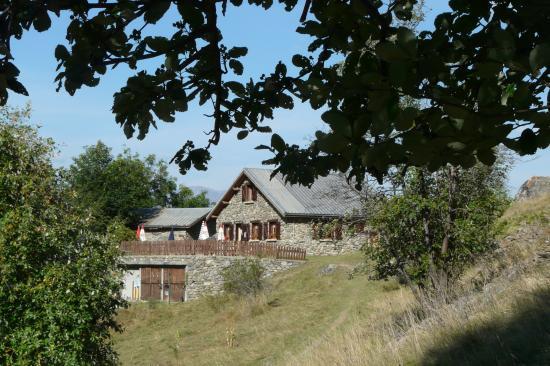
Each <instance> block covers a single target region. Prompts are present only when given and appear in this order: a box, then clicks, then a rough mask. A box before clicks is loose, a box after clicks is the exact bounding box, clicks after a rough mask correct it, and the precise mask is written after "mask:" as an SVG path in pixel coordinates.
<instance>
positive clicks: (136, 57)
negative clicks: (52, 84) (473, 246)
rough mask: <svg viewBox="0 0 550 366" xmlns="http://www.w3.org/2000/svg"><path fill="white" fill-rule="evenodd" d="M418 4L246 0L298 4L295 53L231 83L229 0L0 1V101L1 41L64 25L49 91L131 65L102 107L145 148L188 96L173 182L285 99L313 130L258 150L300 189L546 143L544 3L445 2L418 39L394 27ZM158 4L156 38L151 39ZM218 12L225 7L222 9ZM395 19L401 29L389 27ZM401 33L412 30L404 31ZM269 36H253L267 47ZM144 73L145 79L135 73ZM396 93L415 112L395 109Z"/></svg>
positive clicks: (10, 74)
mask: <svg viewBox="0 0 550 366" xmlns="http://www.w3.org/2000/svg"><path fill="white" fill-rule="evenodd" d="M416 3H417V0H319V1H310V0H305V1H304V2H301V3H300V4H299V5H298V1H297V0H279V4H280V5H276V4H275V2H274V1H273V0H248V4H249V5H250V6H261V7H263V8H264V9H265V10H266V11H269V10H270V9H271V8H272V7H274V6H284V8H285V10H287V11H291V10H293V9H295V8H296V7H297V6H299V7H300V9H301V10H302V11H301V14H302V15H301V17H300V19H299V20H298V19H297V20H296V21H297V25H298V27H297V28H296V32H297V33H300V34H303V35H307V36H310V37H311V38H312V42H311V43H310V45H309V46H308V48H307V49H305V50H303V52H301V53H300V54H296V55H294V56H293V57H292V64H293V66H290V67H289V66H287V65H286V64H285V63H282V62H279V63H278V64H277V65H276V66H275V67H274V69H272V70H271V71H268V70H266V72H265V76H261V77H259V78H256V79H250V81H248V82H246V83H243V82H242V80H241V79H240V78H239V75H242V74H243V68H244V65H243V64H242V63H241V61H240V59H241V58H242V57H243V56H245V55H246V54H247V51H248V50H247V48H246V47H244V46H246V45H244V46H242V45H238V46H234V45H226V44H224V43H223V34H222V32H221V30H220V28H219V18H220V17H222V16H232V17H235V16H236V15H235V14H237V13H238V9H235V8H238V7H242V6H246V5H245V4H244V2H243V1H242V0H230V1H228V0H205V1H195V0H157V1H147V0H136V1H115V0H114V1H80V0H67V1H46V0H41V1H30V0H25V1H3V2H2V3H0V24H1V26H0V55H1V56H2V57H3V58H2V59H1V60H0V102H1V103H5V102H6V100H7V98H8V90H11V91H13V92H16V93H20V94H26V93H27V92H26V90H25V87H24V86H23V85H22V84H21V83H20V81H19V79H18V76H19V70H18V69H17V67H16V63H15V62H16V61H14V60H13V55H12V53H11V48H10V46H11V41H12V40H13V39H14V38H15V39H19V38H21V37H22V36H23V34H24V33H25V32H26V31H28V30H29V29H31V28H34V29H36V30H37V31H39V32H43V31H47V30H48V29H49V28H50V27H51V24H52V19H55V17H59V16H60V15H61V14H63V15H65V16H70V18H71V22H70V24H69V25H68V27H67V35H66V39H67V41H68V44H64V45H63V44H62V45H59V46H57V48H56V49H55V57H56V59H57V60H58V64H59V65H58V70H59V72H58V74H57V77H56V82H57V83H58V89H61V88H64V89H65V90H66V91H67V92H68V93H70V94H74V93H75V92H76V91H77V90H78V89H79V88H81V87H83V86H88V87H94V86H97V85H98V84H99V82H100V79H101V77H102V76H103V75H106V74H107V73H108V72H112V69H114V68H115V67H116V66H119V65H127V66H129V67H130V69H132V70H134V71H135V74H134V75H133V76H131V77H130V78H128V80H127V83H126V85H124V86H122V88H121V89H120V91H118V92H116V93H115V95H114V103H113V107H112V110H113V112H114V114H115V119H116V122H117V123H118V124H120V126H121V127H122V128H123V129H124V133H125V134H126V135H127V136H128V137H131V136H134V135H135V134H137V137H138V138H139V139H143V138H145V136H146V135H147V133H148V132H149V129H150V127H151V126H153V127H157V124H158V122H159V121H164V122H174V121H175V116H176V112H185V111H187V109H188V106H189V105H190V103H191V102H193V101H198V103H199V104H200V105H203V104H206V103H211V116H212V129H211V132H210V139H209V141H208V144H207V145H206V146H200V147H197V146H196V145H195V142H194V141H187V142H185V143H184V144H183V147H182V148H181V149H180V150H179V151H178V152H177V153H176V154H175V156H174V158H173V160H174V161H175V162H176V163H177V164H179V167H180V171H181V172H182V173H185V172H187V171H188V170H189V169H190V168H191V167H192V166H194V167H195V168H196V169H206V167H207V163H208V160H210V152H209V148H210V147H211V146H212V145H216V144H218V143H219V141H220V138H221V136H222V134H224V133H227V132H228V131H230V130H232V129H238V130H239V132H238V134H237V137H238V138H239V139H243V138H246V136H247V135H248V134H249V133H250V132H255V131H257V132H270V131H271V129H270V127H269V126H268V125H267V124H266V120H268V119H271V118H273V112H274V110H276V109H277V108H285V109H291V108H293V106H294V103H295V101H296V100H300V101H301V102H306V103H309V104H310V105H311V107H312V108H313V109H322V110H324V111H325V112H324V113H323V115H322V120H323V121H324V122H325V123H326V125H327V126H326V127H327V130H326V131H323V132H321V131H317V132H316V134H315V139H314V141H313V142H312V143H311V144H310V145H309V146H306V147H300V146H298V145H289V144H287V143H285V141H284V140H283V139H282V138H281V137H280V136H279V135H276V134H274V135H272V139H271V144H270V146H259V147H258V148H260V149H268V150H270V151H271V152H272V153H273V157H272V158H271V159H269V160H267V161H266V163H269V164H275V165H277V167H276V171H275V172H278V171H280V172H282V173H283V174H284V175H285V176H286V178H287V179H288V180H289V181H290V182H293V183H294V182H301V183H304V184H309V183H312V181H313V179H314V178H315V176H317V175H319V174H320V175H325V174H327V173H328V172H329V171H331V170H340V171H343V172H346V173H347V174H348V176H349V177H350V178H354V179H355V181H357V182H358V185H360V184H361V181H362V180H363V178H364V176H365V173H370V174H371V175H373V176H375V177H377V178H378V179H380V178H381V177H382V176H383V175H384V174H385V173H386V172H387V171H388V167H390V166H392V165H399V164H407V165H413V166H427V167H428V169H430V170H431V171H435V170H437V169H438V168H441V167H444V166H446V164H447V163H451V164H453V165H455V166H461V167H463V168H468V167H472V166H473V165H474V164H475V163H476V161H481V162H483V163H485V164H489V165H491V164H493V163H494V161H495V158H496V157H495V155H494V154H493V149H492V148H493V147H495V146H497V145H498V144H500V143H503V144H505V145H506V146H507V147H508V148H510V149H512V150H514V151H516V152H518V153H519V154H522V155H523V154H533V153H535V152H536V151H537V149H544V148H546V147H547V146H548V144H549V143H550V128H549V124H550V123H549V122H550V113H549V111H548V103H549V101H548V97H547V95H548V89H549V85H550V41H549V40H550V28H549V27H548V23H549V22H550V4H549V3H548V1H541V0H476V1H468V0H450V1H449V3H448V4H449V6H450V8H451V10H450V11H448V12H443V13H441V14H439V15H438V16H437V17H436V18H435V22H434V24H433V26H432V27H429V28H428V29H427V30H425V31H422V32H420V33H418V34H416V33H415V32H414V25H409V24H408V23H407V21H408V20H410V19H411V18H412V17H413V15H414V12H413V9H414V6H415V4H416ZM170 8H173V9H174V10H176V11H177V12H178V13H179V18H178V19H177V21H175V22H174V23H173V32H171V34H160V33H157V32H155V30H152V31H150V30H149V28H151V27H152V26H153V25H154V24H156V23H157V22H160V21H162V20H163V18H164V17H165V16H166V14H167V12H168V10H169V9H170ZM229 8H231V9H230V11H228V9H229ZM404 22H405V23H404ZM413 23H414V22H413ZM266 41H268V40H266ZM144 61H147V63H148V65H150V64H151V63H153V64H155V62H156V64H155V65H156V67H153V68H152V69H148V70H144V69H143V68H142V64H143V62H144ZM404 98H409V99H411V100H413V101H417V102H419V105H418V107H412V106H405V105H404V104H402V103H401V100H402V99H404Z"/></svg>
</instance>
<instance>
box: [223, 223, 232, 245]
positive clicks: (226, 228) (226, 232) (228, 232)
mask: <svg viewBox="0 0 550 366" xmlns="http://www.w3.org/2000/svg"><path fill="white" fill-rule="evenodd" d="M223 240H225V241H232V240H233V224H229V223H228V224H223Z"/></svg>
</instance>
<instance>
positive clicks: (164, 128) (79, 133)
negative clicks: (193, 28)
mask: <svg viewBox="0 0 550 366" xmlns="http://www.w3.org/2000/svg"><path fill="white" fill-rule="evenodd" d="M426 4H427V13H426V20H425V22H424V24H422V26H421V27H422V28H430V25H431V24H433V19H434V17H435V15H437V14H438V13H439V12H440V11H442V10H443V9H445V7H446V4H445V2H443V1H436V0H431V1H430V0H428V1H426ZM300 12H301V9H295V11H293V12H291V13H287V12H285V11H284V10H283V8H282V6H280V5H275V6H273V8H272V9H270V10H269V11H267V12H266V11H264V10H263V9H261V8H257V7H255V6H242V7H240V8H234V7H229V8H228V11H227V16H226V17H225V18H222V19H221V28H222V31H223V32H224V41H223V43H224V44H226V45H227V46H229V47H231V46H247V47H248V48H249V52H248V55H247V56H246V57H245V58H243V64H244V65H245V75H244V76H245V77H253V78H255V79H257V78H258V77H259V76H260V75H261V74H262V73H269V72H270V71H271V70H273V68H274V65H275V64H276V63H277V62H278V61H279V60H282V61H283V62H286V63H290V62H289V61H290V59H291V58H292V55H294V54H296V53H299V52H301V51H302V50H303V49H304V48H306V47H307V45H308V44H309V39H308V37H305V36H303V35H299V34H297V33H295V32H294V30H295V29H296V27H297V26H298V19H299V17H300ZM166 23H167V24H160V25H159V26H158V27H157V30H158V31H160V32H162V31H166V32H167V33H166V34H169V33H168V32H169V31H170V27H169V26H168V24H170V22H169V20H168V21H167V22H166ZM66 24H67V21H66V19H56V20H54V21H53V26H52V29H51V30H50V31H48V32H46V33H37V32H34V31H32V32H28V33H26V34H25V35H24V36H23V39H22V40H21V41H15V42H14V43H13V54H14V57H15V63H16V65H17V66H18V67H19V69H20V70H21V81H22V82H23V84H24V85H25V86H26V87H27V90H28V91H29V94H30V96H29V97H22V96H17V95H14V94H10V101H9V103H10V104H11V105H12V106H18V105H19V106H21V105H24V104H25V103H27V102H30V103H31V105H32V109H33V116H32V120H33V122H34V123H37V124H39V125H41V126H42V127H41V133H42V134H43V135H44V136H49V137H52V138H53V139H54V140H55V141H56V142H57V143H58V144H59V150H60V152H59V154H58V156H57V157H56V159H55V163H56V165H59V166H67V165H69V164H70V163H71V161H72V157H74V156H76V155H78V154H79V153H80V152H81V151H82V148H83V146H86V145H92V144H94V143H95V142H96V141H97V140H98V139H101V140H102V141H103V142H105V143H106V144H108V145H109V146H111V147H112V148H113V151H114V152H115V153H118V152H121V151H122V150H123V149H124V148H125V147H129V148H131V149H132V151H136V152H139V153H140V154H141V155H148V154H155V155H156V156H157V157H158V158H162V159H165V160H170V159H171V157H172V156H173V154H174V153H175V152H176V151H177V150H178V149H179V148H180V147H181V145H182V144H183V143H185V141H187V140H188V139H191V140H195V141H198V142H199V143H197V144H196V145H197V146H201V145H203V144H204V143H205V142H206V140H207V138H206V136H205V134H204V133H203V132H204V131H208V130H209V129H210V128H211V123H212V121H211V119H209V118H207V117H205V116H203V114H204V113H206V110H201V109H200V108H191V109H190V111H188V112H186V113H179V114H178V115H177V116H176V122H174V123H172V124H168V123H160V124H159V129H158V130H154V129H153V130H151V131H150V133H149V135H148V136H147V137H146V138H145V140H143V141H139V140H137V139H135V138H133V139H129V140H128V139H126V137H125V136H124V134H123V132H122V130H121V129H120V127H119V126H118V125H117V124H116V123H115V121H114V116H113V114H112V113H111V111H110V109H111V105H112V95H113V93H114V92H115V91H117V90H119V89H120V87H121V86H123V85H124V84H125V81H126V78H127V77H128V76H129V75H131V73H130V72H129V70H128V69H124V68H122V67H118V68H117V69H115V70H113V71H111V72H109V73H107V76H104V77H103V79H102V80H101V83H100V85H99V86H97V87H95V88H85V89H81V90H79V91H78V92H77V93H76V95H75V96H73V97H71V96H69V95H68V94H67V93H66V92H64V91H60V92H59V93H57V92H56V91H55V84H54V78H55V75H56V73H55V68H56V62H55V58H54V56H53V53H54V49H55V46H56V45H57V44H58V43H61V42H62V41H63V40H64V39H65V38H64V37H65V27H66ZM270 126H271V127H272V129H273V131H274V132H276V133H278V134H280V135H281V136H283V137H284V138H285V140H286V141H288V142H290V143H297V144H302V145H303V144H305V143H307V141H308V140H309V139H310V137H311V136H312V135H313V134H314V132H315V130H317V129H320V128H322V126H323V124H322V123H321V121H320V112H319V111H313V110H312V109H311V108H310V107H309V106H308V105H299V104H298V105H296V107H295V108H294V109H293V110H292V111H286V110H280V111H277V112H276V113H275V118H274V120H273V121H272V122H271V123H270ZM269 139H270V135H269V134H254V135H249V137H248V138H247V139H245V140H242V141H238V140H237V139H236V137H235V133H230V134H229V135H224V136H222V141H221V142H220V144H219V145H218V146H216V147H214V148H213V149H212V156H213V158H212V160H211V162H210V164H209V169H208V170H207V171H206V172H197V171H191V172H189V173H188V174H187V175H186V176H181V175H179V173H178V171H177V167H176V166H174V165H172V166H171V172H172V174H173V175H175V176H178V180H179V181H180V182H181V183H183V184H186V185H191V186H206V187H210V188H214V189H225V188H227V185H228V184H229V182H230V181H232V180H233V179H234V177H236V176H237V174H238V173H239V171H240V170H241V169H242V168H243V167H260V166H261V161H262V160H264V159H266V158H268V157H269V155H268V154H267V153H266V152H265V151H261V150H260V151H259V150H254V147H255V146H257V145H259V144H269ZM532 175H550V152H549V151H548V150H546V151H544V152H539V153H538V154H536V155H534V156H528V157H523V158H521V159H519V158H518V161H517V164H516V166H515V168H514V169H513V171H512V173H511V176H510V191H511V192H512V193H515V191H516V190H517V188H519V186H520V185H521V183H522V182H523V181H524V180H526V179H527V178H529V177H530V176H532Z"/></svg>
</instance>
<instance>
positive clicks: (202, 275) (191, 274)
mask: <svg viewBox="0 0 550 366" xmlns="http://www.w3.org/2000/svg"><path fill="white" fill-rule="evenodd" d="M242 258H243V257H216V256H203V255H188V256H125V257H123V258H122V263H123V264H124V265H125V266H126V267H127V268H128V269H129V270H128V271H127V272H126V275H125V280H124V283H125V285H126V283H131V281H130V280H128V281H127V280H126V277H128V276H135V269H136V268H139V267H140V266H152V265H153V266H163V265H164V266H175V265H176V266H185V275H186V290H185V298H186V300H193V299H196V298H199V297H201V296H204V295H209V294H216V293H219V292H221V291H222V288H223V278H222V276H221V272H222V270H223V269H224V268H226V267H227V266H229V265H230V264H231V263H232V262H234V261H236V260H238V259H242ZM260 261H261V263H262V265H263V267H264V268H265V270H266V274H265V277H271V276H273V275H274V274H275V273H277V272H281V271H285V270H288V269H290V268H293V267H297V266H299V265H300V264H302V263H305V262H304V261H291V260H280V259H268V258H262V259H260ZM133 271H134V272H133ZM123 293H128V290H127V289H126V288H125V289H124V290H123Z"/></svg>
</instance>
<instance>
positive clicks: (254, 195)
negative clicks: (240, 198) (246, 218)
mask: <svg viewBox="0 0 550 366" xmlns="http://www.w3.org/2000/svg"><path fill="white" fill-rule="evenodd" d="M250 190H251V191H252V201H257V200H258V190H257V189H256V187H254V186H250Z"/></svg>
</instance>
